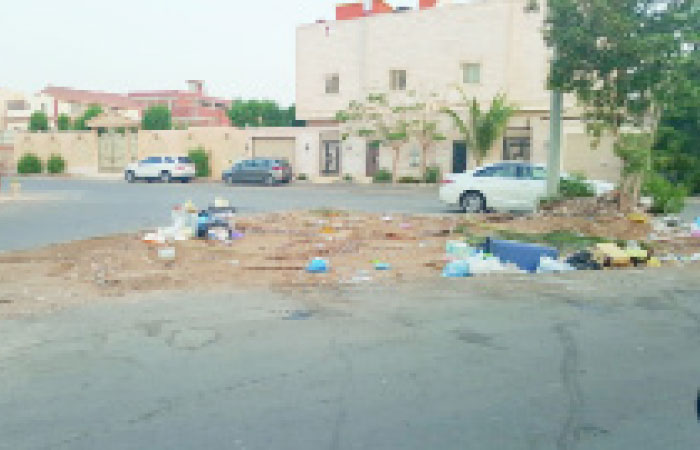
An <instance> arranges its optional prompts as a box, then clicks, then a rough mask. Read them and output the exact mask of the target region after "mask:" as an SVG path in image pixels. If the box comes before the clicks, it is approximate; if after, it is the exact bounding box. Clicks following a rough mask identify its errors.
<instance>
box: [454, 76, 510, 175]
mask: <svg viewBox="0 0 700 450" xmlns="http://www.w3.org/2000/svg"><path fill="white" fill-rule="evenodd" d="M460 93H461V94H462V98H463V99H464V101H465V104H466V105H468V111H467V116H466V118H463V117H462V115H461V113H460V112H459V111H458V110H456V109H452V108H447V107H446V108H443V110H442V111H443V112H444V113H445V114H447V115H448V116H450V117H451V118H452V120H453V121H454V123H455V126H456V127H457V129H459V131H460V133H462V136H464V140H465V141H466V143H467V148H468V149H471V150H472V151H473V152H474V157H475V159H476V164H477V166H480V165H481V164H482V163H483V162H484V159H485V158H486V156H488V153H489V151H491V149H492V148H493V144H494V143H495V142H496V140H497V139H498V138H500V137H501V136H502V135H503V132H504V131H505V129H506V127H507V126H508V121H509V120H510V118H511V117H513V115H514V114H515V113H516V111H517V108H516V107H514V106H511V105H509V104H508V102H507V101H506V97H505V95H503V94H499V95H497V96H496V97H494V98H493V100H491V106H490V107H489V109H488V110H487V111H482V110H481V106H480V105H479V102H478V101H477V100H476V98H472V99H471V100H469V99H468V98H467V96H466V94H465V93H464V91H462V90H461V89H460Z"/></svg>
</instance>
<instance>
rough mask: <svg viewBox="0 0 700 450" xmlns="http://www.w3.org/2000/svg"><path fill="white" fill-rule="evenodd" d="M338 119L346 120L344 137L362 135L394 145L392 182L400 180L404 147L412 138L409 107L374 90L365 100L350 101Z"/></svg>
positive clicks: (381, 142)
mask: <svg viewBox="0 0 700 450" xmlns="http://www.w3.org/2000/svg"><path fill="white" fill-rule="evenodd" d="M336 120H338V122H340V123H342V124H343V127H344V130H343V139H347V138H348V137H350V136H358V137H363V138H366V139H367V140H368V141H374V142H378V143H379V144H380V145H382V144H383V145H386V146H388V147H390V148H391V150H392V170H391V176H392V182H393V183H397V182H398V162H399V157H400V152H401V147H403V146H404V145H405V144H407V143H408V142H409V141H410V139H411V132H410V131H411V122H410V119H409V110H408V109H407V108H405V107H404V106H403V105H401V104H399V103H394V104H392V103H391V101H390V100H389V98H388V97H387V96H386V95H385V94H371V95H369V96H368V97H367V101H366V102H365V103H360V102H357V101H352V102H350V104H349V105H348V108H347V109H346V110H343V111H339V112H338V113H337V114H336Z"/></svg>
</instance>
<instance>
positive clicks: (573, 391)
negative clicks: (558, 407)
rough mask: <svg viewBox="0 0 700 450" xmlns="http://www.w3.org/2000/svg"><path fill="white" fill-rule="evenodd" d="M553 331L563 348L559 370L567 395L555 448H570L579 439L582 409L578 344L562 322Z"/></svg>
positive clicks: (572, 447)
mask: <svg viewBox="0 0 700 450" xmlns="http://www.w3.org/2000/svg"><path fill="white" fill-rule="evenodd" d="M554 332H555V333H556V335H557V337H558V338H559V342H560V343H561V346H562V349H563V356H562V360H561V366H560V369H559V370H560V374H561V381H562V384H563V385H564V390H565V392H566V397H567V405H566V417H565V419H564V425H563V426H562V429H561V432H560V433H559V437H558V438H557V450H571V449H574V448H575V447H576V446H577V444H578V441H579V437H580V436H579V427H580V424H581V410H582V409H583V393H582V390H581V384H580V381H579V378H578V372H579V354H578V346H577V344H576V340H575V339H574V335H573V334H572V333H571V331H570V330H569V329H568V328H567V327H566V326H565V325H564V324H557V325H555V326H554Z"/></svg>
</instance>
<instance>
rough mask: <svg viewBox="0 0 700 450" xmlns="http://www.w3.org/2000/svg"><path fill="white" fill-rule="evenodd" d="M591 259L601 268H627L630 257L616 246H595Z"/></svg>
mask: <svg viewBox="0 0 700 450" xmlns="http://www.w3.org/2000/svg"><path fill="white" fill-rule="evenodd" d="M593 258H594V259H595V260H596V261H597V262H598V264H600V265H601V266H629V265H630V256H629V255H628V254H627V252H626V251H625V250H622V249H621V248H620V247H618V246H617V244H612V243H602V244H597V245H596V246H595V249H594V250H593Z"/></svg>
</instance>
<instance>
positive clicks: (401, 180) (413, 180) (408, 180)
mask: <svg viewBox="0 0 700 450" xmlns="http://www.w3.org/2000/svg"><path fill="white" fill-rule="evenodd" d="M399 183H402V184H419V183H420V178H416V177H409V176H403V177H400V178H399Z"/></svg>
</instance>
